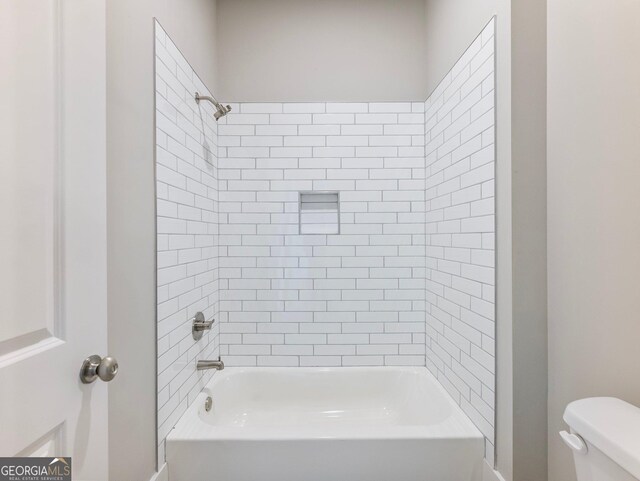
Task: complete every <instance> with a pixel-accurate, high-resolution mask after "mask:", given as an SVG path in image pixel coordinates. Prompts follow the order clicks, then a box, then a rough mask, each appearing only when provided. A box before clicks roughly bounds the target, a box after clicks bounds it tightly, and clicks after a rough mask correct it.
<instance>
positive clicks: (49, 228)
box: [0, 0, 117, 480]
mask: <svg viewBox="0 0 640 481" xmlns="http://www.w3.org/2000/svg"><path fill="white" fill-rule="evenodd" d="M105 60H106V53H105V5H104V0H1V1H0V456H50V455H55V456H72V465H73V475H74V476H73V479H74V480H75V479H78V480H106V479H107V478H108V473H107V467H108V457H107V384H106V383H105V382H103V381H101V380H98V381H97V382H94V383H92V384H82V383H81V382H80V379H79V370H80V366H81V364H82V361H83V360H84V359H85V358H86V357H87V356H89V355H92V354H99V355H101V356H106V355H107V352H106V348H107V329H106V328H107V326H106V319H107V317H106V312H107V309H106V305H107V304H106V153H105V152H106V140H105V137H106V134H105V125H106V119H105V117H106V107H105V96H106V88H105V83H106V72H105ZM113 382H117V378H116V379H115V380H114V381H113Z"/></svg>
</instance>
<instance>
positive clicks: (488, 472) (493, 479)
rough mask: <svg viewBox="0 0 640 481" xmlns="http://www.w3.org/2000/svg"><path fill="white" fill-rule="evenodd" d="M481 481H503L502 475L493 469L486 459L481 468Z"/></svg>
mask: <svg viewBox="0 0 640 481" xmlns="http://www.w3.org/2000/svg"><path fill="white" fill-rule="evenodd" d="M482 481H505V480H504V478H503V477H502V475H501V474H500V473H499V472H498V471H496V470H495V469H493V468H492V467H491V466H489V464H488V463H487V461H486V460H485V461H484V466H483V470H482Z"/></svg>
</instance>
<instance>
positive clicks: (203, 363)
mask: <svg viewBox="0 0 640 481" xmlns="http://www.w3.org/2000/svg"><path fill="white" fill-rule="evenodd" d="M196 369H197V370H198V371H204V370H205V369H215V370H217V371H222V370H223V369H224V362H222V360H221V359H220V357H218V360H217V361H207V360H200V361H198V362H197V364H196Z"/></svg>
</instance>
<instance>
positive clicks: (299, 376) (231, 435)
mask: <svg viewBox="0 0 640 481" xmlns="http://www.w3.org/2000/svg"><path fill="white" fill-rule="evenodd" d="M207 396H211V397H212V398H213V405H212V408H211V410H210V411H209V412H206V411H205V407H204V406H205V399H206V398H207ZM166 448H167V465H168V468H169V480H170V481H478V480H480V479H481V467H482V458H483V449H484V448H483V438H482V436H481V434H480V432H479V431H478V430H477V429H476V428H475V426H474V425H473V424H472V423H471V422H470V421H469V419H468V418H467V417H466V415H465V414H464V413H463V412H462V411H461V410H460V408H459V407H458V406H457V405H456V404H455V403H454V402H453V400H452V399H451V398H450V397H449V396H448V395H447V393H446V392H445V391H444V390H443V388H442V387H441V386H440V384H439V383H438V382H437V381H436V380H435V378H434V377H433V376H432V375H431V374H430V373H429V371H428V370H427V369H426V368H398V367H380V368H357V367H356V368H227V369H226V370H224V371H221V372H218V373H216V375H215V376H213V378H212V380H211V382H210V383H209V384H208V385H207V387H206V389H205V390H204V391H203V392H202V393H201V394H200V395H199V396H198V398H197V400H196V401H195V403H194V404H193V405H191V406H190V407H189V408H188V410H187V412H186V413H185V414H184V416H183V417H182V418H181V419H180V421H179V422H178V424H177V425H176V427H175V428H174V429H173V430H172V431H171V433H170V434H169V437H168V438H167V446H166Z"/></svg>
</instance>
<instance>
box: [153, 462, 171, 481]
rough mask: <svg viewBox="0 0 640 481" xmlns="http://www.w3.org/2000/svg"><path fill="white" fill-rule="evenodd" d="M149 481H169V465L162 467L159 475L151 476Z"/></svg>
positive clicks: (165, 464)
mask: <svg viewBox="0 0 640 481" xmlns="http://www.w3.org/2000/svg"><path fill="white" fill-rule="evenodd" d="M149 481H169V470H168V469H167V463H164V464H163V465H162V466H160V469H159V470H158V472H157V473H155V474H154V475H153V476H151V479H150V480H149Z"/></svg>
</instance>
